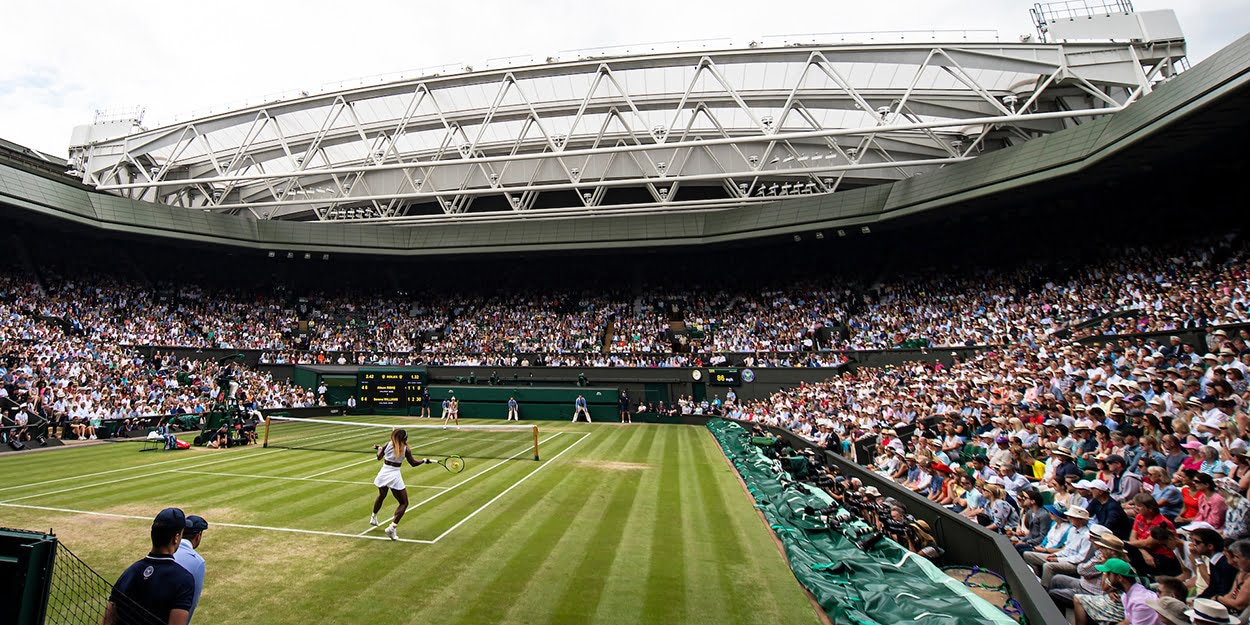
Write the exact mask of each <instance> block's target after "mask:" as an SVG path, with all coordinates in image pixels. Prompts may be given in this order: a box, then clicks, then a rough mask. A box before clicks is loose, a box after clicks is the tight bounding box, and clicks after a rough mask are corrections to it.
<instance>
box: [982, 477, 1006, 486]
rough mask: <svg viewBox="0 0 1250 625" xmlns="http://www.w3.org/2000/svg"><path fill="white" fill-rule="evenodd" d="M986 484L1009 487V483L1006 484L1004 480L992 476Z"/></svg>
mask: <svg viewBox="0 0 1250 625" xmlns="http://www.w3.org/2000/svg"><path fill="white" fill-rule="evenodd" d="M985 482H986V483H987V484H993V485H995V486H1006V485H1007V482H1004V481H1003V478H1001V477H998V476H997V475H991V476H990V479H988V480H985Z"/></svg>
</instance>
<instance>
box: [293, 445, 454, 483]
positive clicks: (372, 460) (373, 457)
mask: <svg viewBox="0 0 1250 625" xmlns="http://www.w3.org/2000/svg"><path fill="white" fill-rule="evenodd" d="M445 440H448V439H447V438H436V439H434V440H430V441H426V442H424V443H422V444H420V445H413V446H412V447H411V448H412V449H420V448H422V447H428V446H430V445H433V444H434V443H441V442H442V441H445ZM377 461H378V458H377V455H376V454H371V455H370V456H369V457H368V458H365V459H364V460H361V461H359V462H353V463H351V464H349V465H344V466H341V467H335V468H333V469H329V470H327V471H322V472H321V473H313V474H312V475H309V476H308V477H310V478H312V477H321V476H323V475H325V474H327V473H334V472H335V471H342V470H343V469H350V468H352V467H354V466H356V465H358V464H364V463H366V462H377Z"/></svg>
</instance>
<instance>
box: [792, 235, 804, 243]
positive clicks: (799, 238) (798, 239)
mask: <svg viewBox="0 0 1250 625" xmlns="http://www.w3.org/2000/svg"><path fill="white" fill-rule="evenodd" d="M802 240H803V237H801V236H799V235H797V234H796V235H794V242H795V243H798V242H799V241H802Z"/></svg>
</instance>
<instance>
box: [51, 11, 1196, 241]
mask: <svg viewBox="0 0 1250 625" xmlns="http://www.w3.org/2000/svg"><path fill="white" fill-rule="evenodd" d="M1184 54H1185V42H1184V39H1183V38H1181V37H1180V32H1179V29H1175V30H1168V31H1166V34H1163V35H1160V34H1158V33H1156V38H1154V39H1151V38H1149V37H1146V36H1143V37H1142V38H1139V39H1136V40H1127V39H1126V40H1121V41H1113V40H1112V39H1111V38H1110V36H1108V37H1104V38H1103V40H1101V41H1098V40H1086V41H1068V42H1062V43H999V42H991V43H969V42H957V43H949V44H948V43H924V44H910V43H903V44H874V45H863V44H837V45H821V44H811V45H801V46H788V47H775V48H764V47H759V48H747V49H726V50H711V51H708V50H698V51H693V52H680V51H679V52H673V53H664V54H646V55H638V56H612V57H587V58H579V59H577V60H571V61H563V62H561V61H554V62H551V63H546V64H537V65H531V66H526V67H517V68H507V69H499V70H484V71H465V72H462V73H455V74H450V75H439V74H434V75H429V76H424V77H421V78H416V79H406V80H397V81H393V82H386V83H383V84H376V85H371V86H364V87H356V88H349V89H341V90H336V91H329V92H325V93H317V94H313V95H307V96H304V97H297V98H294V99H289V100H282V101H278V102H271V103H267V104H261V105H256V106H250V107H245V108H240V109H237V110H233V111H230V112H226V113H220V114H215V115H210V116H206V117H202V118H198V119H192V120H189V121H185V122H181V123H176V124H171V125H166V126H162V127H159V128H153V129H141V128H129V127H127V126H126V124H121V125H113V126H107V125H106V126H97V127H92V128H89V129H85V130H80V131H78V132H76V138H75V145H74V146H72V149H71V165H72V166H73V167H74V168H75V169H76V171H78V172H79V173H80V174H81V178H82V180H83V182H85V183H87V184H90V185H92V186H95V187H96V188H98V189H100V190H105V191H110V192H114V193H118V194H121V195H123V196H125V197H129V198H134V199H141V200H147V201H152V202H159V203H164V204H169V205H173V206H178V207H184V208H188V209H205V210H211V211H215V212H224V213H230V214H240V213H243V212H250V214H251V215H253V216H254V217H255V218H256V219H296V220H322V221H324V220H336V221H365V222H369V223H375V222H384V223H391V224H416V223H423V222H435V223H443V222H446V221H449V220H450V219H453V218H454V219H455V220H456V221H457V222H463V221H465V218H468V219H471V220H489V221H507V220H513V219H517V218H520V217H525V218H530V219H532V218H537V217H544V216H558V217H569V216H583V215H611V214H630V215H639V214H648V213H659V212H663V213H666V214H668V213H674V212H687V213H688V212H695V211H712V210H724V209H727V208H738V207H743V206H748V205H752V204H757V203H758V204H762V203H768V202H772V201H775V200H777V198H778V197H780V196H795V195H824V194H833V193H836V192H838V191H846V190H851V189H856V188H862V187H865V186H871V185H876V184H881V183H890V182H897V181H901V180H908V179H910V178H913V177H915V176H920V175H924V174H933V173H935V172H937V170H939V169H941V168H943V167H946V166H949V165H952V164H956V163H961V162H964V161H968V160H971V159H974V158H976V157H978V156H980V155H983V154H987V153H991V152H995V151H998V150H1002V149H1004V148H1008V147H1011V146H1013V145H1019V144H1022V143H1026V142H1028V141H1031V140H1035V139H1037V138H1040V137H1045V136H1047V135H1051V134H1053V133H1055V132H1058V131H1061V130H1064V129H1068V128H1073V127H1076V126H1080V125H1082V124H1087V123H1090V122H1092V121H1093V120H1096V119H1098V118H1100V117H1105V116H1108V115H1112V114H1115V113H1117V112H1119V111H1123V110H1125V108H1126V107H1129V106H1131V105H1133V103H1135V102H1136V101H1137V100H1138V99H1140V98H1142V97H1144V96H1147V95H1149V94H1150V93H1151V92H1152V91H1153V90H1154V88H1155V87H1156V86H1157V85H1158V84H1159V83H1161V82H1163V81H1166V80H1168V79H1170V78H1172V77H1174V76H1175V75H1176V74H1177V72H1178V71H1179V70H1180V68H1181V66H1182V65H1183V59H1184ZM466 69H467V68H466ZM118 135H120V136H118Z"/></svg>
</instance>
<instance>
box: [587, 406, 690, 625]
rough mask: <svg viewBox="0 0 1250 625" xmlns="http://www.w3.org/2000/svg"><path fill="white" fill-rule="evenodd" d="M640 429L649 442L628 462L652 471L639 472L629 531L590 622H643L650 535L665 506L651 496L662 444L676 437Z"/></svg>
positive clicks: (662, 429) (663, 429)
mask: <svg viewBox="0 0 1250 625" xmlns="http://www.w3.org/2000/svg"><path fill="white" fill-rule="evenodd" d="M640 427H641V428H643V429H644V432H646V431H647V430H650V434H651V436H650V440H649V441H645V442H646V443H647V444H645V445H644V446H643V447H642V448H641V449H640V450H639V455H637V456H635V457H634V458H631V459H629V461H630V462H638V463H642V464H646V465H648V466H650V467H652V468H651V469H650V470H647V471H643V472H642V475H641V476H640V477H639V480H638V490H639V496H638V497H635V498H634V503H633V506H632V507H631V508H630V510H629V513H628V516H627V520H626V523H625V524H626V527H627V528H629V531H627V532H625V533H624V534H623V535H622V536H621V537H620V540H619V541H618V542H617V546H616V549H617V551H616V553H615V554H613V559H612V562H611V564H610V566H609V571H608V580H607V584H606V585H605V586H604V590H603V596H602V597H601V598H600V599H599V606H598V609H597V611H596V613H595V617H594V619H593V622H595V623H599V624H605V625H616V624H628V623H640V622H647V621H644V620H643V618H642V617H643V615H642V614H641V612H640V610H639V607H640V606H642V605H643V603H644V601H645V599H646V596H647V592H648V586H649V584H650V582H649V579H648V576H649V575H650V572H651V559H652V556H653V554H652V551H651V547H652V535H653V533H654V528H655V524H656V522H657V516H658V514H659V512H658V511H659V509H660V508H661V507H662V506H664V505H666V502H665V501H663V500H662V499H660V498H658V497H656V496H653V494H654V493H656V492H657V491H658V490H659V488H660V484H661V481H662V480H663V461H664V454H665V446H664V441H665V440H667V439H670V438H672V437H675V436H678V435H679V432H678V431H677V430H678V429H679V428H676V427H673V428H670V427H667V426H653V425H640Z"/></svg>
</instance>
